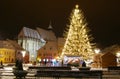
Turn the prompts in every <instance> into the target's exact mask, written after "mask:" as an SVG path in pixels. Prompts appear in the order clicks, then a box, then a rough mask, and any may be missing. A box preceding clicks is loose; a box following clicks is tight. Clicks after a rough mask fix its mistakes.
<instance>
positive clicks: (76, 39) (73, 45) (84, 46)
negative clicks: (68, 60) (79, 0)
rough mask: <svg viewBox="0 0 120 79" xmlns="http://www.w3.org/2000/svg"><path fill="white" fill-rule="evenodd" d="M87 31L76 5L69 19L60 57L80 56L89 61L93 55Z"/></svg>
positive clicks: (81, 14)
mask: <svg viewBox="0 0 120 79" xmlns="http://www.w3.org/2000/svg"><path fill="white" fill-rule="evenodd" d="M88 32H89V29H88V27H87V23H86V21H85V19H84V17H83V13H82V11H81V10H80V9H79V6H78V5H76V6H75V9H73V11H72V13H71V17H70V24H69V25H68V31H67V33H66V41H65V44H64V48H63V50H62V54H61V57H63V56H64V55H74V56H80V57H82V58H83V59H90V58H92V56H93V55H94V52H93V43H90V42H91V41H92V39H91V36H90V35H88Z"/></svg>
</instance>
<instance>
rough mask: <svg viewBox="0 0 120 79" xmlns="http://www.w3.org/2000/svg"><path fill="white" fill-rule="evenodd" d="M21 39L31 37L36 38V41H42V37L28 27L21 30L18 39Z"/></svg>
mask: <svg viewBox="0 0 120 79" xmlns="http://www.w3.org/2000/svg"><path fill="white" fill-rule="evenodd" d="M20 37H31V38H35V39H40V35H39V33H38V32H37V31H36V30H34V29H30V28H27V27H23V29H22V30H21V32H20V33H19V35H18V38H20Z"/></svg>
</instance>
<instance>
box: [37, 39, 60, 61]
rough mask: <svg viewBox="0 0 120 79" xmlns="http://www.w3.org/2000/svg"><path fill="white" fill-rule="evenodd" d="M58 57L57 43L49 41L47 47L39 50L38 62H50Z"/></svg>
mask: <svg viewBox="0 0 120 79" xmlns="http://www.w3.org/2000/svg"><path fill="white" fill-rule="evenodd" d="M57 57H58V48H57V42H56V41H48V42H47V43H46V45H45V46H43V47H42V48H41V49H39V50H38V55H37V59H38V61H42V62H43V61H44V60H47V61H48V62H50V61H51V60H52V59H56V58H57Z"/></svg>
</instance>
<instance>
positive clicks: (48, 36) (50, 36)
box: [36, 27, 57, 41]
mask: <svg viewBox="0 0 120 79" xmlns="http://www.w3.org/2000/svg"><path fill="white" fill-rule="evenodd" d="M36 29H37V31H38V33H39V34H40V36H41V38H43V39H45V40H51V41H56V40H57V38H56V36H55V34H54V32H53V31H50V30H44V29H41V28H38V27H37V28H36Z"/></svg>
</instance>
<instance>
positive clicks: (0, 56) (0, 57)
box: [0, 40, 23, 63]
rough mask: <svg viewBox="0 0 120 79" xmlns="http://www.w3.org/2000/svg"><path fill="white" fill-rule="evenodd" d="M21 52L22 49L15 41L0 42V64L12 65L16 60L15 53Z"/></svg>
mask: <svg viewBox="0 0 120 79" xmlns="http://www.w3.org/2000/svg"><path fill="white" fill-rule="evenodd" d="M22 50H23V49H22V47H20V46H19V45H18V43H17V42H16V41H13V40H4V41H0V62H2V63H14V62H15V60H16V54H17V52H18V51H19V52H21V51H22Z"/></svg>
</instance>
